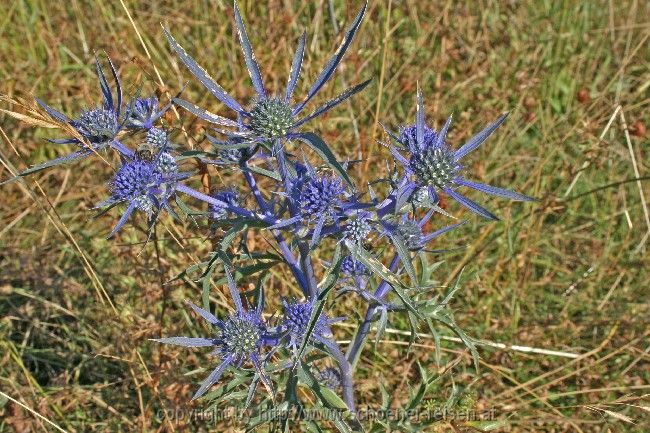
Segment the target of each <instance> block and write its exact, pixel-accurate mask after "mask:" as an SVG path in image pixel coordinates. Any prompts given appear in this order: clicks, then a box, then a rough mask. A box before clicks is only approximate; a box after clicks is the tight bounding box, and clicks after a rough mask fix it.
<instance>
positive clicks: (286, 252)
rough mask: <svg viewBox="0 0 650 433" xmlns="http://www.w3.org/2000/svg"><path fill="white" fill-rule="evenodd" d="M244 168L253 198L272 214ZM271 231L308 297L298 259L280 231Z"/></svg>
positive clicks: (264, 210)
mask: <svg viewBox="0 0 650 433" xmlns="http://www.w3.org/2000/svg"><path fill="white" fill-rule="evenodd" d="M246 168H247V167H246V164H243V165H242V172H243V173H244V177H245V178H246V182H247V183H248V186H249V188H250V189H251V191H252V192H253V196H254V197H255V200H257V204H258V205H259V206H260V208H261V209H262V211H263V212H264V213H265V214H266V215H271V214H272V212H271V209H270V208H269V205H268V203H266V200H264V197H263V196H262V192H261V191H260V189H259V188H258V187H257V182H255V178H254V177H253V175H252V174H251V173H250V171H248V170H247V169H246ZM271 232H272V233H273V236H274V237H275V240H276V242H277V243H278V245H279V247H280V251H281V252H282V255H283V256H284V259H285V260H286V262H287V264H288V265H289V267H290V268H291V272H293V275H294V276H295V277H296V280H297V281H298V284H299V285H300V288H301V290H302V292H303V294H304V295H305V296H307V297H308V296H309V294H310V290H309V283H308V281H307V279H306V278H305V274H304V273H303V271H302V270H301V269H300V266H299V265H298V261H297V260H296V258H295V256H294V255H293V253H292V252H291V249H290V248H289V246H288V245H287V242H286V241H285V240H284V237H283V236H282V233H280V231H279V230H271Z"/></svg>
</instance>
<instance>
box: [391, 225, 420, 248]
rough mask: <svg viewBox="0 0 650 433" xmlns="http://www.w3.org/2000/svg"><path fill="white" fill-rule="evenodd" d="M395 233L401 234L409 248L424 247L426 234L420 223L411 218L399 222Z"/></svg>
mask: <svg viewBox="0 0 650 433" xmlns="http://www.w3.org/2000/svg"><path fill="white" fill-rule="evenodd" d="M395 234H396V235H397V236H399V237H400V238H401V239H402V241H403V242H404V244H405V245H406V247H407V248H408V249H409V250H418V249H420V248H422V247H423V242H424V235H423V233H422V228H421V227H420V225H419V224H418V223H417V222H416V221H413V220H411V219H404V220H402V221H400V222H399V223H398V224H397V228H396V230H395Z"/></svg>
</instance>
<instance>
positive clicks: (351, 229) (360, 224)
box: [343, 212, 372, 244]
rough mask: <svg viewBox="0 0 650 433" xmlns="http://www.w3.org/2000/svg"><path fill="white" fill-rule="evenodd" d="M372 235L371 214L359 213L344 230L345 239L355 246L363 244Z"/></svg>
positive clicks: (349, 221) (348, 222)
mask: <svg viewBox="0 0 650 433" xmlns="http://www.w3.org/2000/svg"><path fill="white" fill-rule="evenodd" d="M370 233H372V224H371V219H370V213H369V212H357V214H356V215H355V216H354V217H352V218H350V219H349V220H348V221H347V223H346V224H345V227H344V228H343V239H345V240H349V241H351V242H352V243H355V244H362V243H363V242H364V241H366V239H368V236H370Z"/></svg>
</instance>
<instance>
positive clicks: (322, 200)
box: [299, 175, 345, 219]
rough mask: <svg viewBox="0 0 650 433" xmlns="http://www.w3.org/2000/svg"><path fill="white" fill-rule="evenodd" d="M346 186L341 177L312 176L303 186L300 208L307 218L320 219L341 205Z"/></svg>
mask: <svg viewBox="0 0 650 433" xmlns="http://www.w3.org/2000/svg"><path fill="white" fill-rule="evenodd" d="M344 192H345V187H344V185H343V182H342V181H341V179H339V178H337V177H334V176H327V175H321V176H314V177H310V178H309V179H308V180H307V181H306V182H305V183H304V185H303V186H302V190H301V191H300V197H299V205H300V210H301V212H302V214H303V217H305V218H309V219H311V218H314V219H318V218H320V217H322V216H324V215H328V216H329V215H331V214H332V213H333V212H334V211H335V208H337V207H340V206H341V200H340V198H341V196H342V195H343V193H344Z"/></svg>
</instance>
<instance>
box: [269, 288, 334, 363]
mask: <svg viewBox="0 0 650 433" xmlns="http://www.w3.org/2000/svg"><path fill="white" fill-rule="evenodd" d="M314 305H315V302H314V301H313V300H311V301H287V300H286V299H282V309H283V319H282V324H281V329H283V331H284V332H286V333H287V338H288V346H289V347H290V348H292V349H294V350H295V349H297V348H298V347H300V345H301V344H302V342H303V340H304V339H305V335H306V334H307V330H308V326H309V319H310V318H311V313H312V310H313V308H314ZM334 321H335V320H331V319H329V318H328V317H327V315H326V314H325V313H321V315H320V316H319V317H318V319H317V320H316V325H315V327H314V330H313V332H312V334H311V338H312V339H314V340H315V341H322V340H323V339H328V338H331V337H332V330H331V328H330V325H331V324H332V323H333V322H334Z"/></svg>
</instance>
